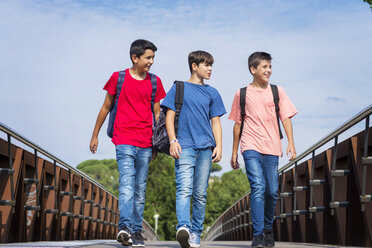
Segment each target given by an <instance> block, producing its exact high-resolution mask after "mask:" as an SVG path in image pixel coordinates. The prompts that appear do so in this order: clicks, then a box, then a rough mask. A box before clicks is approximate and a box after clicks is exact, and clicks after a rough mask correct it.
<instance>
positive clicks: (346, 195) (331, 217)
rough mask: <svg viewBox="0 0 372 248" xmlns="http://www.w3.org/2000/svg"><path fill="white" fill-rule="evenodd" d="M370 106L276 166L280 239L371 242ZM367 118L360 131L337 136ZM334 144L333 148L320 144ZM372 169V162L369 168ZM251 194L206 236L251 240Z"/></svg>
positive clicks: (237, 204)
mask: <svg viewBox="0 0 372 248" xmlns="http://www.w3.org/2000/svg"><path fill="white" fill-rule="evenodd" d="M371 113H372V105H370V106H368V107H367V108H366V109H364V110H363V111H361V112H360V113H359V114H357V115H356V116H354V117H353V118H351V119H350V120H349V121H347V122H345V123H344V124H343V125H341V126H340V127H339V128H337V129H336V130H335V131H333V132H331V133H330V134H329V135H327V136H326V137H324V138H323V139H322V140H321V141H319V142H318V143H316V144H314V145H313V146H311V147H310V148H309V149H307V150H306V151H305V152H304V153H302V154H301V155H299V156H298V157H297V158H296V159H295V160H293V161H292V162H290V163H288V164H287V165H285V166H283V167H281V168H280V169H279V175H280V176H279V192H278V204H277V208H276V217H275V221H274V226H273V228H274V236H275V238H276V240H278V241H290V242H309V243H328V244H340V245H360V246H371V245H372V203H371V201H372V180H367V179H370V178H372V168H367V167H368V165H372V133H371V132H370V130H371V129H372V128H371V127H370V122H369V121H370V115H371ZM362 121H365V127H364V128H363V129H364V131H362V132H360V133H358V134H356V135H354V136H352V137H350V138H347V139H346V140H344V141H343V142H341V143H339V142H338V138H339V137H340V135H341V134H344V133H345V131H347V130H349V129H350V128H352V127H354V126H355V125H356V124H358V123H360V122H362ZM329 142H333V146H332V147H330V148H328V149H326V150H325V151H320V150H321V149H324V146H325V145H327V144H329ZM369 167H371V166H369ZM250 239H252V222H251V211H250V203H249V194H247V195H245V196H244V197H242V198H241V199H240V200H238V201H237V202H236V203H235V204H234V205H232V206H231V207H230V208H229V209H228V210H226V211H225V212H224V213H223V214H222V215H221V216H220V217H219V218H218V219H217V220H216V222H215V223H214V224H213V225H212V226H211V228H210V229H209V231H208V233H207V234H206V236H205V238H204V240H250Z"/></svg>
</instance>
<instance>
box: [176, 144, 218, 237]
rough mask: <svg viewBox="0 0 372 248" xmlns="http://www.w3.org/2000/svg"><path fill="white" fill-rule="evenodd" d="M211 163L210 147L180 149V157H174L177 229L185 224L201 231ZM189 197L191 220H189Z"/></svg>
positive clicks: (198, 231) (192, 229) (195, 230)
mask: <svg viewBox="0 0 372 248" xmlns="http://www.w3.org/2000/svg"><path fill="white" fill-rule="evenodd" d="M211 164H212V148H204V149H193V148H188V149H182V153H181V154H180V158H179V159H176V163H175V171H176V186H177V192H176V214H177V219H178V225H177V229H178V228H180V227H182V226H186V227H187V228H188V229H190V230H191V232H193V233H195V234H199V235H200V234H201V233H202V231H203V221H204V216H205V205H206V202H207V188H208V180H209V175H210V171H211ZM191 197H192V220H191V222H190V200H191Z"/></svg>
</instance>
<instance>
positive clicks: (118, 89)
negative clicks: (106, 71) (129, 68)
mask: <svg viewBox="0 0 372 248" xmlns="http://www.w3.org/2000/svg"><path fill="white" fill-rule="evenodd" d="M124 78H125V70H123V71H119V77H118V82H117V84H116V100H115V101H117V100H118V99H119V95H120V92H121V88H122V87H123V84H124ZM116 104H117V102H116Z"/></svg>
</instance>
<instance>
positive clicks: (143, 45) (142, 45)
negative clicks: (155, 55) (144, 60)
mask: <svg viewBox="0 0 372 248" xmlns="http://www.w3.org/2000/svg"><path fill="white" fill-rule="evenodd" d="M146 49H150V50H152V51H153V52H156V50H158V48H157V47H156V46H155V45H154V44H153V43H152V42H150V41H148V40H141V39H139V40H135V41H133V43H132V45H131V46H130V51H129V55H130V60H132V55H133V54H135V55H136V56H137V58H139V57H141V56H142V55H143V54H145V51H146ZM132 62H133V60H132Z"/></svg>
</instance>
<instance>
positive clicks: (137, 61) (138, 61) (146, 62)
mask: <svg viewBox="0 0 372 248" xmlns="http://www.w3.org/2000/svg"><path fill="white" fill-rule="evenodd" d="M154 57H155V53H154V51H153V50H151V49H146V50H145V53H144V54H143V55H141V56H140V57H139V58H138V57H137V56H136V55H135V54H133V55H132V61H133V64H134V65H135V66H136V68H137V69H138V70H139V71H144V72H147V71H149V70H150V68H151V66H152V64H153V63H154Z"/></svg>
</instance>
